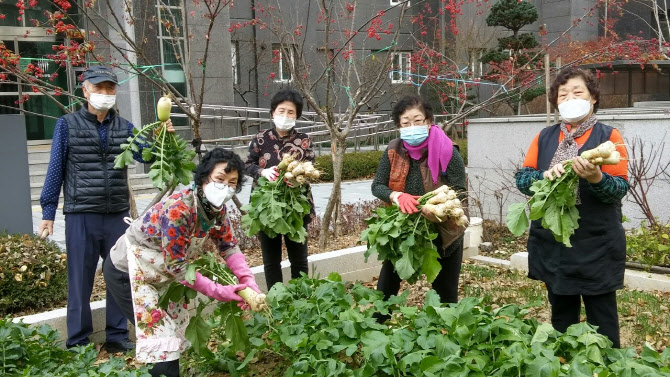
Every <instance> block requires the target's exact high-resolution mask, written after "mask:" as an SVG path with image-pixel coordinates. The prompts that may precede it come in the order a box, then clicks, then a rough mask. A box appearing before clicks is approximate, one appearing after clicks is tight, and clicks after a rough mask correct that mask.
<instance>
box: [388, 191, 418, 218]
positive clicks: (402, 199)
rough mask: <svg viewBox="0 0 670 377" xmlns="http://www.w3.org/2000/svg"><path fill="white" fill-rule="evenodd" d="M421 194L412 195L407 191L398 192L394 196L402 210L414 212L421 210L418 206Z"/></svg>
mask: <svg viewBox="0 0 670 377" xmlns="http://www.w3.org/2000/svg"><path fill="white" fill-rule="evenodd" d="M419 198H420V196H417V195H410V194H408V193H406V192H398V193H395V194H394V195H393V196H392V198H391V199H392V200H393V202H394V203H395V204H396V205H397V206H398V207H399V208H400V212H402V213H405V214H410V215H411V214H413V213H417V212H419V209H418V208H417V206H418V205H419V201H418V200H417V199H419Z"/></svg>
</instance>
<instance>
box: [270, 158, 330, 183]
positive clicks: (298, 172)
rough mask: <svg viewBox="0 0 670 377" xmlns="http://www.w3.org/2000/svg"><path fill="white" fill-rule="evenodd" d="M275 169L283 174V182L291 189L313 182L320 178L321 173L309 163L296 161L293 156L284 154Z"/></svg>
mask: <svg viewBox="0 0 670 377" xmlns="http://www.w3.org/2000/svg"><path fill="white" fill-rule="evenodd" d="M277 168H278V169H279V171H280V172H282V173H283V174H284V181H285V182H286V184H287V185H289V186H291V187H298V186H302V185H304V184H306V183H309V182H314V181H316V180H318V179H319V177H321V171H319V170H318V169H317V168H315V167H314V165H313V164H312V162H311V161H298V160H296V159H295V157H293V155H290V154H285V155H284V158H282V160H281V162H280V163H279V165H277Z"/></svg>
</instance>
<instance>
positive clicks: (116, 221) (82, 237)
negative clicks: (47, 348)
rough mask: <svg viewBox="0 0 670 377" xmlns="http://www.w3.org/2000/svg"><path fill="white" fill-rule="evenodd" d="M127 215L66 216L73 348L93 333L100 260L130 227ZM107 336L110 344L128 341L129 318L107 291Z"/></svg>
mask: <svg viewBox="0 0 670 377" xmlns="http://www.w3.org/2000/svg"><path fill="white" fill-rule="evenodd" d="M127 215H128V213H124V212H121V213H111V214H100V213H68V214H66V215H65V246H66V248H67V289H68V293H67V341H66V342H65V345H66V346H68V347H73V346H76V345H85V344H88V343H89V342H90V341H89V339H88V336H89V335H91V333H92V332H93V322H92V318H91V305H90V301H91V292H92V291H93V281H94V278H95V270H96V268H97V266H98V259H99V258H100V257H102V259H103V261H104V260H105V259H107V255H109V250H110V249H111V248H112V246H114V243H116V240H118V239H119V237H121V236H122V235H123V234H124V233H125V231H126V228H128V225H127V224H126V223H125V222H124V221H123V218H124V217H125V216H127ZM106 301H107V309H106V317H107V318H106V326H105V333H106V335H107V341H108V342H118V341H121V340H123V339H127V338H128V328H127V323H126V318H125V317H124V316H123V314H122V313H121V309H119V306H118V305H117V304H116V302H115V301H114V299H113V298H112V295H110V294H109V290H107V299H106Z"/></svg>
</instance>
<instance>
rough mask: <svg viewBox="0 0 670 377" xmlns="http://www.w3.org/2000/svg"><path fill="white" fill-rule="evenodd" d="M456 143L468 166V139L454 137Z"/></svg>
mask: <svg viewBox="0 0 670 377" xmlns="http://www.w3.org/2000/svg"><path fill="white" fill-rule="evenodd" d="M454 143H456V144H457V145H458V150H459V151H460V153H461V156H463V162H464V163H465V166H468V139H454Z"/></svg>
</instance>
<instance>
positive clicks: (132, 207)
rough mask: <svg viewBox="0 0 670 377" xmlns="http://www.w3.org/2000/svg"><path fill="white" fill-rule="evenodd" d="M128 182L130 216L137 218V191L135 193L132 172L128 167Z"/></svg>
mask: <svg viewBox="0 0 670 377" xmlns="http://www.w3.org/2000/svg"><path fill="white" fill-rule="evenodd" d="M126 184H127V185H128V201H129V202H130V217H131V218H132V219H133V220H135V219H136V218H137V217H138V214H137V203H136V202H135V193H133V186H132V185H131V184H130V174H128V168H126Z"/></svg>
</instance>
